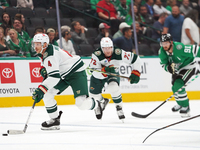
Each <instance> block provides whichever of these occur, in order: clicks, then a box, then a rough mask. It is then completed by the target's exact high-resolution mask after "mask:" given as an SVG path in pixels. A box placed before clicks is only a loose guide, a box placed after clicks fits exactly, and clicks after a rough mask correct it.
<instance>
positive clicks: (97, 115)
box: [94, 101, 103, 119]
mask: <svg viewBox="0 0 200 150" xmlns="http://www.w3.org/2000/svg"><path fill="white" fill-rule="evenodd" d="M97 103H98V106H97V108H96V109H94V112H95V114H96V117H97V119H101V118H102V115H103V111H102V108H101V104H100V102H99V101H97Z"/></svg>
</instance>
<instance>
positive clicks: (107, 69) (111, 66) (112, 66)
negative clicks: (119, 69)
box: [101, 65, 115, 77]
mask: <svg viewBox="0 0 200 150" xmlns="http://www.w3.org/2000/svg"><path fill="white" fill-rule="evenodd" d="M101 71H103V72H107V73H115V67H114V65H110V66H108V67H103V68H102V69H101ZM103 76H104V77H107V74H104V73H103Z"/></svg>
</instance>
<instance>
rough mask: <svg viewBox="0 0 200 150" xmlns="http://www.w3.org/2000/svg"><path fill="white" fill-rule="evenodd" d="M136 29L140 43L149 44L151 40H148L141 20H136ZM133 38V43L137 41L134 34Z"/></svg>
mask: <svg viewBox="0 0 200 150" xmlns="http://www.w3.org/2000/svg"><path fill="white" fill-rule="evenodd" d="M135 29H136V34H137V41H138V44H147V43H148V44H149V43H150V42H149V41H147V39H146V38H145V34H144V28H142V27H140V24H139V22H137V21H136V22H135ZM132 39H133V43H135V38H134V36H132Z"/></svg>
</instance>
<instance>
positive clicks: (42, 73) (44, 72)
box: [40, 66, 47, 79]
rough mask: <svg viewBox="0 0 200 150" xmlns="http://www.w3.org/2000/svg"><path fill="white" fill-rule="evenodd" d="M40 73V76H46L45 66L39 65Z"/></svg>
mask: <svg viewBox="0 0 200 150" xmlns="http://www.w3.org/2000/svg"><path fill="white" fill-rule="evenodd" d="M40 74H41V76H42V77H43V78H44V79H46V78H47V70H46V68H45V67H43V66H41V68H40Z"/></svg>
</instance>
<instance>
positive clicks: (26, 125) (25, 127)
mask: <svg viewBox="0 0 200 150" xmlns="http://www.w3.org/2000/svg"><path fill="white" fill-rule="evenodd" d="M35 104H36V102H35V101H34V103H33V105H32V107H31V110H30V112H29V115H28V119H27V121H26V124H25V126H24V130H23V131H24V133H25V132H26V129H27V127H28V123H29V120H30V118H31V114H32V112H33V110H34V107H35Z"/></svg>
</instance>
